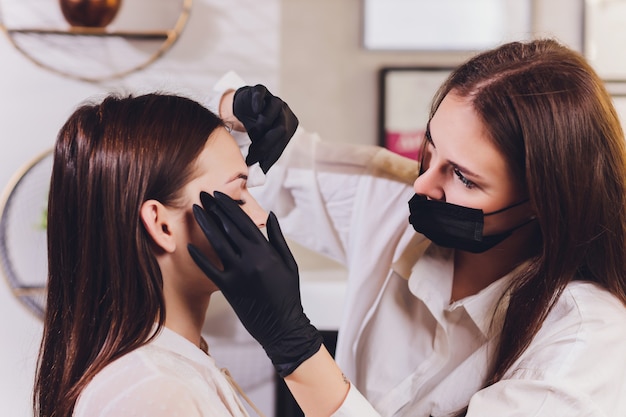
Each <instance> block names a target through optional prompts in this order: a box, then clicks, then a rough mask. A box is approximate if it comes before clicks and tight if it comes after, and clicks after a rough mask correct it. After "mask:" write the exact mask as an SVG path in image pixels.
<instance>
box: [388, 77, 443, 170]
mask: <svg viewBox="0 0 626 417" xmlns="http://www.w3.org/2000/svg"><path fill="white" fill-rule="evenodd" d="M451 71H452V68H448V67H385V68H382V69H381V70H380V73H379V86H380V88H379V91H380V92H379V96H380V115H379V138H380V139H379V143H380V145H381V146H384V147H386V148H387V149H389V150H391V151H393V152H396V153H398V154H400V155H404V156H406V157H409V158H413V159H416V158H417V157H418V155H419V151H420V147H421V144H422V141H423V139H424V133H425V131H426V123H427V122H428V114H429V112H430V105H431V101H432V98H433V96H434V94H435V92H436V91H437V89H438V88H439V86H440V85H441V84H442V83H443V81H445V79H446V78H447V77H448V75H449V74H450V72H451Z"/></svg>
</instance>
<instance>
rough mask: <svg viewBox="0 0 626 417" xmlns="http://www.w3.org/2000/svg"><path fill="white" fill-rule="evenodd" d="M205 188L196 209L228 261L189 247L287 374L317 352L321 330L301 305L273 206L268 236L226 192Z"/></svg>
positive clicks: (280, 370) (291, 261) (292, 265)
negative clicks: (212, 258) (214, 260)
mask: <svg viewBox="0 0 626 417" xmlns="http://www.w3.org/2000/svg"><path fill="white" fill-rule="evenodd" d="M214 194H215V197H212V196H211V195H209V194H207V193H205V192H202V193H201V194H200V200H201V201H202V205H203V206H204V210H203V209H202V208H201V207H200V206H198V205H194V207H193V213H194V216H195V218H196V221H197V222H198V224H199V225H200V227H201V228H202V231H203V232H204V234H205V235H206V237H207V239H208V240H209V241H210V242H211V245H212V246H213V248H214V249H215V252H216V253H217V255H218V256H219V258H220V260H221V261H222V264H223V266H224V269H223V270H220V269H218V268H217V267H216V266H215V265H214V264H213V263H211V261H209V260H208V259H207V258H206V257H205V256H204V255H203V254H202V253H201V252H200V251H199V250H198V249H197V248H196V247H195V246H193V245H191V244H190V245H189V247H188V249H189V253H190V254H191V257H192V258H193V260H194V261H195V262H196V264H198V266H199V267H200V268H201V269H202V270H203V271H204V273H205V274H206V275H207V276H208V277H209V278H210V279H211V280H212V281H213V282H214V283H215V285H217V286H218V287H219V289H220V290H221V291H222V293H223V294H224V297H225V298H226V300H227V301H228V302H229V303H230V305H231V306H232V307H233V309H234V310H235V313H236V314H237V316H238V317H239V319H240V320H241V322H242V323H243V325H244V327H245V328H246V329H247V330H248V332H249V333H250V334H251V335H252V337H254V338H255V339H256V340H257V341H258V342H259V343H260V344H261V346H263V349H265V352H266V353H267V355H268V357H269V358H270V359H271V360H272V363H273V364H274V367H275V368H276V370H277V371H278V373H279V374H280V376H282V377H285V376H287V375H289V374H290V373H292V372H293V371H294V370H295V369H296V368H297V367H298V366H299V365H300V364H301V363H302V362H304V361H305V360H306V359H308V358H310V357H311V356H313V354H315V353H316V352H317V351H318V350H319V348H320V346H321V344H322V336H321V334H320V333H319V332H318V331H317V329H316V328H315V327H314V326H313V325H312V324H311V322H310V321H309V319H308V318H307V316H306V315H305V314H304V311H303V309H302V303H301V300H300V281H299V276H298V265H297V264H296V261H295V260H294V258H293V256H292V254H291V251H290V250H289V247H288V246H287V243H286V242H285V239H284V237H283V235H282V233H281V231H280V226H279V224H278V220H276V216H275V215H274V213H271V212H270V215H269V218H268V221H267V233H268V236H269V241H268V240H266V239H265V237H264V236H263V234H262V233H261V231H260V230H259V228H258V227H257V225H255V224H254V222H253V221H252V220H251V219H250V217H248V215H247V214H246V213H244V211H243V210H242V209H241V207H240V206H239V205H238V204H237V203H236V202H234V201H233V200H232V199H231V198H230V197H228V196H227V195H226V194H222V193H220V192H218V191H216V192H215V193H214Z"/></svg>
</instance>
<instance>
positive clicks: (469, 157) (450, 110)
mask: <svg viewBox="0 0 626 417" xmlns="http://www.w3.org/2000/svg"><path fill="white" fill-rule="evenodd" d="M429 129H430V135H431V137H432V140H433V143H434V145H435V147H436V149H437V153H438V154H439V155H441V157H442V158H444V159H446V160H448V161H450V162H452V163H454V164H458V165H460V166H463V167H466V168H467V169H469V170H471V171H472V172H474V173H476V174H478V175H480V176H481V177H485V178H489V177H494V176H508V175H510V170H509V168H508V163H507V161H506V159H505V158H504V155H503V154H502V153H501V152H500V150H499V149H498V148H497V147H496V145H495V144H494V142H493V141H492V140H491V138H490V136H489V134H488V132H487V129H486V128H485V125H484V123H483V121H482V119H481V118H480V117H479V115H478V113H476V111H475V109H474V107H473V105H472V103H471V101H470V100H469V99H467V98H463V97H459V96H457V95H455V94H454V93H449V94H448V95H446V97H445V98H444V99H443V101H442V102H441V104H440V106H439V108H438V109H437V111H436V112H435V114H434V116H433V118H432V119H431V121H430V123H429Z"/></svg>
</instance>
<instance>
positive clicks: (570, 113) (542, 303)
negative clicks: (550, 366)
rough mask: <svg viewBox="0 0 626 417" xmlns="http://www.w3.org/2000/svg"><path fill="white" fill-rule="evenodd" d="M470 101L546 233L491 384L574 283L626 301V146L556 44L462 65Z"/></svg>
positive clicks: (515, 303) (512, 46)
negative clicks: (603, 290)
mask: <svg viewBox="0 0 626 417" xmlns="http://www.w3.org/2000/svg"><path fill="white" fill-rule="evenodd" d="M451 91H452V92H454V93H455V94H457V95H459V96H461V97H465V98H467V99H469V100H470V101H471V103H472V104H473V107H474V108H475V110H476V112H477V113H478V115H479V117H481V118H482V120H483V122H484V125H485V126H486V128H487V131H488V133H489V136H490V138H491V139H492V140H493V142H494V143H495V145H496V146H497V147H498V148H499V149H500V151H501V152H502V154H503V155H504V156H505V158H506V159H507V160H508V162H509V165H510V167H511V170H512V172H513V174H514V175H515V176H516V177H517V178H519V180H520V184H521V185H522V186H524V187H525V189H526V190H527V192H528V196H529V200H530V203H531V204H532V207H533V209H534V211H535V212H536V215H537V221H538V224H539V226H540V229H541V242H539V245H538V252H537V254H536V256H534V257H533V259H531V263H530V266H529V267H528V268H527V269H526V270H525V271H523V272H522V273H521V274H520V275H519V276H518V277H517V278H516V279H515V280H514V282H513V284H512V287H511V288H510V293H509V295H510V298H509V300H508V302H509V305H508V309H507V312H506V316H505V320H504V324H503V328H502V333H501V336H500V340H499V347H498V352H497V355H496V356H495V360H494V363H493V367H492V370H491V376H490V378H489V380H488V381H487V385H490V384H493V383H495V382H497V381H498V380H500V379H501V378H502V377H503V375H504V374H505V372H506V371H507V369H509V368H510V366H511V365H512V364H513V363H514V362H515V360H516V359H518V358H519V357H520V355H521V354H522V353H523V352H524V350H525V349H526V348H527V347H528V345H529V344H530V342H531V340H532V339H533V337H534V336H535V334H536V333H537V331H538V330H539V328H540V327H541V325H542V323H543V321H544V319H545V318H546V316H547V314H548V313H549V312H550V310H551V308H552V307H553V306H554V304H555V302H556V301H557V299H558V297H559V296H560V294H561V293H562V291H563V290H564V288H565V286H566V285H567V284H568V283H569V282H571V281H572V280H585V281H591V282H595V283H597V284H599V285H601V286H602V287H604V288H606V289H607V290H608V291H610V292H611V293H612V294H614V295H615V296H616V297H617V298H619V299H620V300H622V302H624V303H625V304H626V280H625V279H626V274H625V268H626V262H625V261H626V259H625V257H626V156H625V155H626V150H625V141H624V133H623V132H622V128H621V125H620V122H619V118H618V115H617V113H616V111H615V109H614V107H613V105H612V101H611V97H610V96H609V94H608V93H607V91H606V89H605V87H604V85H603V83H602V81H601V80H600V78H599V77H598V76H597V74H596V73H595V72H594V70H593V69H592V68H591V66H590V65H589V64H588V63H587V62H586V61H585V59H584V58H583V57H582V56H581V55H580V54H579V53H577V52H575V51H572V50H570V49H568V48H566V47H564V46H562V45H561V44H559V43H558V42H556V41H554V40H549V39H543V40H536V41H532V42H527V43H520V42H513V43H509V44H505V45H503V46H501V47H499V48H497V49H494V50H491V51H487V52H484V53H481V54H479V55H477V56H475V57H474V58H472V59H470V60H469V61H468V62H467V63H465V64H463V65H462V66H460V67H459V68H458V69H456V70H455V71H454V72H453V73H452V74H451V75H450V77H449V79H448V80H447V81H446V82H445V83H444V85H443V86H442V87H441V89H440V90H439V92H438V94H437V95H436V97H435V100H434V102H433V107H432V110H431V117H432V115H433V114H434V112H435V111H436V110H437V108H438V106H439V104H440V103H441V101H442V100H443V98H444V97H445V96H446V94H448V93H450V92H451Z"/></svg>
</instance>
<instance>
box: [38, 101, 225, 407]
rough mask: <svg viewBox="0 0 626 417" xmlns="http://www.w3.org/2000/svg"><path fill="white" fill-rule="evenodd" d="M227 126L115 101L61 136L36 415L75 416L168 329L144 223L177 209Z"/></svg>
mask: <svg viewBox="0 0 626 417" xmlns="http://www.w3.org/2000/svg"><path fill="white" fill-rule="evenodd" d="M218 126H223V123H222V121H221V119H219V118H218V117H217V116H216V115H214V114H213V113H211V112H210V111H209V110H207V109H206V108H204V107H203V106H201V105H200V104H198V103H196V102H194V101H192V100H190V99H187V98H183V97H179V96H174V95H166V94H147V95H142V96H138V97H132V96H128V97H119V96H115V95H111V96H109V97H107V98H105V99H104V101H103V102H102V103H101V104H86V105H83V106H81V107H80V108H78V109H77V110H76V111H75V112H74V113H73V114H72V115H71V116H70V117H69V119H68V120H67V122H66V123H65V125H64V126H63V127H62V128H61V130H60V132H59V135H58V138H57V141H56V145H55V150H54V164H53V170H52V179H51V183H50V194H49V201H48V230H47V235H48V297H47V308H46V313H45V319H44V334H43V339H42V344H41V349H40V354H39V362H38V369H37V375H36V382H35V391H34V409H35V416H38V417H69V416H71V415H72V411H73V408H74V405H75V404H76V400H77V398H78V396H79V395H80V393H81V392H82V390H83V389H84V387H85V386H86V384H87V383H88V382H89V381H90V380H91V379H92V378H93V377H94V375H95V374H96V373H98V372H99V371H100V370H101V369H102V368H103V367H105V366H106V365H107V364H109V363H110V362H111V361H113V360H115V359H116V358H118V357H120V356H122V355H124V354H125V353H127V352H129V351H131V350H133V349H135V348H137V347H139V346H141V345H142V344H144V343H146V342H147V341H148V340H149V339H150V338H151V337H152V336H153V330H154V329H153V328H154V325H155V323H157V326H158V328H160V326H161V325H162V324H163V321H164V314H165V312H164V303H163V294H162V277H161V271H160V269H159V266H158V264H157V262H156V258H155V256H154V254H153V249H152V247H151V245H150V240H149V237H148V234H147V233H146V231H145V230H144V228H143V224H142V223H141V220H140V208H141V205H142V203H143V202H144V201H146V200H150V199H156V200H158V201H160V202H161V203H163V204H165V205H168V204H174V203H176V199H177V198H178V197H179V190H180V189H181V188H182V187H183V185H185V183H186V182H187V181H189V180H190V179H191V176H192V175H193V163H194V160H195V159H196V157H197V156H198V155H199V153H200V152H201V151H202V149H203V147H204V145H205V143H206V141H207V139H208V138H209V135H210V134H211V133H212V132H213V131H214V130H215V129H216V128H217V127H218Z"/></svg>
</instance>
